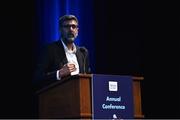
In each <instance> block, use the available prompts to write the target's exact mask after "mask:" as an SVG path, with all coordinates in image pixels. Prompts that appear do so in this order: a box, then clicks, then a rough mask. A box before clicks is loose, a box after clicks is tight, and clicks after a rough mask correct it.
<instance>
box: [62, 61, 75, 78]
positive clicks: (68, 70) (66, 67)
mask: <svg viewBox="0 0 180 120" xmlns="http://www.w3.org/2000/svg"><path fill="white" fill-rule="evenodd" d="M75 70H76V67H75V64H73V63H67V64H65V65H64V66H63V67H62V68H61V69H60V70H59V77H60V78H61V77H65V76H67V75H70V74H71V72H73V71H75Z"/></svg>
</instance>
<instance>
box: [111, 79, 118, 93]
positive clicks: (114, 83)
mask: <svg viewBox="0 0 180 120" xmlns="http://www.w3.org/2000/svg"><path fill="white" fill-rule="evenodd" d="M109 91H118V83H117V82H115V81H109Z"/></svg>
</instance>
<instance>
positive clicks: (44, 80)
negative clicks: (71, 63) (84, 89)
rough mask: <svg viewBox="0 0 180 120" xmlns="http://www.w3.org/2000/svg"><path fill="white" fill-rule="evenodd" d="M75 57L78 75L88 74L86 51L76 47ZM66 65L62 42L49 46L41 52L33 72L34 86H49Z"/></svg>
mask: <svg viewBox="0 0 180 120" xmlns="http://www.w3.org/2000/svg"><path fill="white" fill-rule="evenodd" d="M76 48H77V51H76V57H77V60H78V64H79V72H80V73H90V68H89V57H88V51H87V49H86V48H84V47H78V46H76ZM66 63H67V58H66V55H65V51H64V47H63V44H62V42H61V41H60V40H59V41H56V42H53V43H51V44H49V45H48V46H47V47H46V48H45V49H44V51H43V53H42V55H41V57H40V61H39V62H38V65H37V69H36V70H35V75H34V83H35V84H49V83H51V82H53V81H55V80H56V79H57V78H56V72H57V70H59V69H60V68H62V67H63V65H64V64H66Z"/></svg>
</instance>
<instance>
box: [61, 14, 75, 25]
mask: <svg viewBox="0 0 180 120" xmlns="http://www.w3.org/2000/svg"><path fill="white" fill-rule="evenodd" d="M68 20H75V21H76V22H77V24H78V19H77V18H76V16H74V15H64V16H62V17H60V18H59V28H61V27H62V25H63V23H64V21H68Z"/></svg>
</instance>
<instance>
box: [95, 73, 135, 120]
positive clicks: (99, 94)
mask: <svg viewBox="0 0 180 120" xmlns="http://www.w3.org/2000/svg"><path fill="white" fill-rule="evenodd" d="M133 110H134V109H133V89H132V77H131V76H119V75H96V74H94V75H93V78H92V114H93V115H92V116H93V119H132V118H134V116H133V115H134V112H133Z"/></svg>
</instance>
